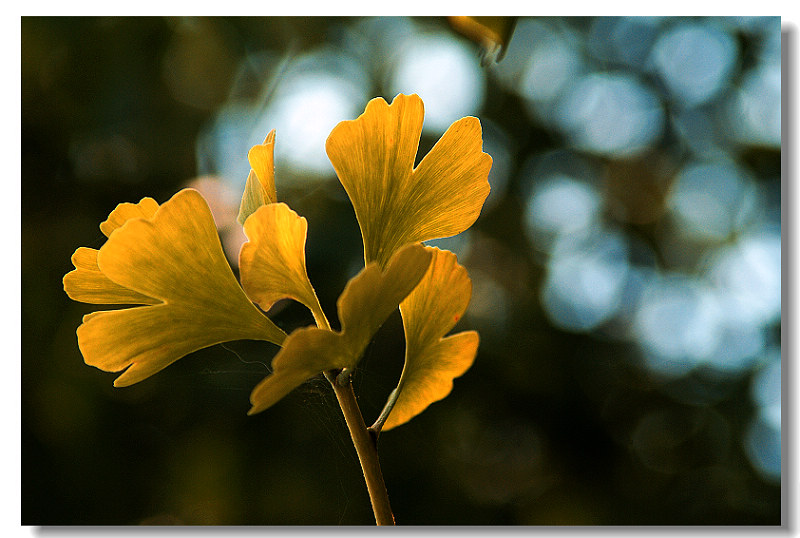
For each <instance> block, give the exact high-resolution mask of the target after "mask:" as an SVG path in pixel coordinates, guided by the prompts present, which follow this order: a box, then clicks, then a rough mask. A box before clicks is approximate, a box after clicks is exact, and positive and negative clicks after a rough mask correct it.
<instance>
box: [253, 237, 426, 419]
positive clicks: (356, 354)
mask: <svg viewBox="0 0 800 538" xmlns="http://www.w3.org/2000/svg"><path fill="white" fill-rule="evenodd" d="M430 260H431V253H430V252H429V251H428V250H427V249H425V248H424V247H423V246H422V245H420V244H410V245H406V246H405V247H404V248H402V249H400V250H398V251H397V253H395V255H394V256H393V257H392V259H391V260H389V263H388V264H387V266H386V269H384V270H381V268H380V266H379V265H378V264H377V263H376V262H372V263H370V264H368V265H367V266H366V267H365V268H364V269H363V270H362V271H361V272H360V273H359V274H358V275H356V276H355V277H353V278H352V279H351V280H350V282H348V283H347V286H345V289H344V291H342V294H341V295H340V296H339V299H338V301H337V302H336V307H337V311H338V313H339V320H340V322H341V325H342V328H341V331H330V330H327V329H323V328H316V327H312V328H303V329H298V330H296V331H294V332H293V333H292V334H290V335H289V336H288V337H287V338H286V340H285V341H284V343H283V348H282V349H281V350H280V351H279V352H278V354H277V355H275V358H274V359H273V360H272V368H273V372H272V374H271V375H270V376H268V377H266V378H265V379H264V380H262V381H261V383H259V384H258V385H257V386H256V387H255V389H253V392H252V393H251V394H250V402H251V403H252V405H253V407H252V408H251V409H250V411H249V414H251V415H252V414H254V413H259V412H261V411H263V410H265V409H267V408H268V407H270V406H271V405H273V404H274V403H275V402H277V401H278V400H280V399H281V398H283V397H284V396H285V395H286V394H288V393H289V392H290V391H291V390H292V389H294V388H295V387H297V386H299V385H300V384H301V383H303V382H304V381H305V380H307V379H309V378H311V377H313V376H315V375H317V374H319V373H321V372H323V371H326V370H332V369H338V368H353V367H355V365H356V364H357V363H358V361H359V360H360V359H361V355H362V354H363V353H364V350H365V349H366V347H367V345H369V342H370V341H371V340H372V337H373V336H374V335H375V333H376V332H377V330H378V328H379V327H380V326H381V325H382V324H383V322H384V321H386V318H388V317H389V315H390V314H391V313H392V312H394V311H395V309H396V308H397V307H398V305H399V304H400V301H402V300H403V299H404V298H405V297H406V296H408V294H409V293H410V292H411V290H413V289H414V287H415V286H416V285H417V284H418V283H419V281H420V279H421V278H422V277H423V275H425V272H426V271H427V269H428V265H429V264H430Z"/></svg>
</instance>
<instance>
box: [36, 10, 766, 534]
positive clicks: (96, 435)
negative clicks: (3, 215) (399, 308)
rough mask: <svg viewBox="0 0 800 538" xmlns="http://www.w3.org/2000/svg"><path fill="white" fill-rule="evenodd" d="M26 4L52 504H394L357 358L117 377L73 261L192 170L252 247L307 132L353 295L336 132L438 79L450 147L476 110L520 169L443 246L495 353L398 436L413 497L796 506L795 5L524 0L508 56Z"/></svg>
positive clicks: (695, 510) (322, 204)
mask: <svg viewBox="0 0 800 538" xmlns="http://www.w3.org/2000/svg"><path fill="white" fill-rule="evenodd" d="M21 25H22V88H21V90H22V129H21V136H22V200H21V206H22V223H21V224H22V226H21V229H22V253H21V254H22V266H21V269H22V312H21V315H22V334H21V341H22V379H21V387H22V392H21V405H22V492H21V493H22V524H24V525H136V524H141V523H145V524H147V523H151V524H153V523H154V524H171V523H177V524H188V525H194V524H213V525H296V524H302V525H315V524H325V525H335V524H371V523H372V522H373V519H372V513H371V510H370V508H369V502H368V497H367V494H366V488H365V486H364V484H363V479H362V477H361V474H360V468H359V465H358V461H357V458H356V456H355V452H354V449H353V447H352V445H351V443H350V439H349V436H348V434H347V430H346V427H345V425H344V421H343V419H342V417H341V413H340V411H339V409H338V407H337V405H336V400H335V398H334V396H333V394H332V391H331V390H330V388H329V386H327V382H325V381H324V380H323V379H321V378H320V379H316V380H312V381H309V382H308V383H306V384H305V385H304V386H302V387H301V388H299V389H297V390H295V391H294V392H293V393H291V394H290V395H289V396H288V397H286V398H285V399H284V400H282V401H281V402H280V403H279V404H277V405H276V406H274V407H273V408H271V409H269V410H268V411H267V412H264V413H262V414H259V415H257V416H254V417H247V416H246V414H245V413H246V411H247V409H248V407H249V406H248V395H249V392H250V390H251V389H252V388H253V387H254V386H255V384H256V383H257V382H258V381H259V380H260V379H262V378H263V376H264V375H265V374H266V373H267V372H268V368H267V365H268V364H269V361H270V359H271V357H272V355H273V354H274V353H275V347H274V346H272V345H270V344H267V343H254V342H233V343H230V344H225V345H224V346H214V347H212V348H209V349H206V350H202V351H200V352H198V353H195V354H193V355H191V356H189V357H187V358H184V359H182V360H180V361H178V362H177V363H175V364H174V365H172V366H170V367H169V368H167V369H166V370H164V371H163V372H161V373H159V374H158V375H156V376H154V377H152V378H150V379H148V380H146V381H144V382H142V383H139V384H137V385H135V386H133V387H129V388H125V389H114V388H113V387H112V381H113V379H114V375H112V374H108V373H103V372H100V371H99V370H96V369H94V368H91V367H88V366H86V365H84V364H83V360H82V357H81V355H80V352H79V350H78V347H77V342H76V337H75V329H76V328H77V326H78V325H79V324H80V320H81V316H82V315H84V314H86V313H89V312H92V311H94V310H96V309H97V308H96V307H93V306H91V305H84V304H79V303H74V302H72V301H70V300H69V299H68V298H67V296H66V295H65V294H64V292H63V288H62V284H61V279H62V277H63V275H64V274H66V273H67V272H68V271H70V270H71V269H72V265H71V263H70V256H71V254H72V253H73V252H74V250H75V249H76V248H77V247H79V246H91V247H94V248H99V246H100V245H102V243H103V240H104V238H103V236H102V234H101V233H100V231H99V228H98V225H99V223H100V222H101V221H103V220H104V219H105V218H106V216H107V215H108V213H109V212H110V211H111V210H112V209H113V208H114V207H115V205H116V204H117V203H119V202H123V201H138V200H139V199H141V198H142V197H144V196H152V197H154V198H155V199H156V200H157V201H159V202H164V201H166V200H167V199H168V198H169V197H170V196H171V195H172V194H174V193H175V192H177V190H179V189H180V188H183V187H184V186H186V185H189V184H191V185H194V186H196V187H198V188H200V189H201V190H202V191H203V192H204V194H205V195H206V197H207V198H208V199H209V201H210V202H211V203H212V207H213V208H214V209H215V211H216V216H217V218H218V224H220V225H221V226H222V229H221V234H222V237H223V240H224V241H225V242H226V246H227V247H228V248H229V249H230V254H231V256H230V257H231V262H232V263H235V257H236V256H235V253H236V249H237V245H238V243H237V242H236V241H237V237H238V238H239V239H238V240H240V236H239V235H238V234H239V231H238V230H237V228H236V226H235V223H234V222H233V221H234V218H235V210H236V209H237V208H238V197H239V196H240V195H241V188H242V186H243V183H244V179H245V177H246V172H247V162H246V152H247V149H248V148H249V147H250V146H251V145H253V144H255V143H257V142H260V141H261V139H263V137H264V136H265V135H266V133H267V132H268V131H269V130H270V129H271V128H273V127H275V128H277V149H276V151H277V155H276V159H277V166H276V181H277V187H278V196H279V198H280V199H281V200H282V201H286V202H288V203H289V205H290V206H292V207H293V208H294V209H295V210H296V211H298V213H300V214H301V215H304V216H305V217H306V218H307V219H308V221H309V239H308V247H307V248H308V264H309V274H310V277H311V280H312V282H313V283H314V285H315V287H316V289H317V291H318V294H319V295H320V299H321V301H322V303H323V307H324V308H325V309H326V311H327V312H328V315H329V316H332V315H333V313H334V312H335V301H336V298H337V296H338V294H339V293H340V291H341V289H342V287H343V286H344V284H345V283H346V281H347V279H348V278H350V277H351V276H353V275H354V274H355V272H356V271H357V270H358V264H359V263H360V261H361V243H360V235H359V232H358V227H357V224H356V221H355V217H354V215H353V213H352V208H351V206H350V205H349V202H348V200H347V198H346V196H345V194H344V191H343V189H342V188H341V186H340V185H339V183H338V182H337V181H336V179H335V175H334V174H333V171H332V168H330V165H329V164H327V161H326V159H325V157H324V153H322V148H323V144H324V137H325V135H326V134H327V132H329V131H330V128H331V127H332V126H333V125H334V124H335V123H336V122H337V121H339V120H343V119H352V118H354V117H355V116H357V115H358V114H359V113H360V112H361V111H363V108H364V106H365V105H366V102H367V101H368V100H369V99H370V98H372V97H375V96H383V97H384V98H386V99H387V100H391V99H392V98H393V97H394V95H396V94H397V93H398V92H400V91H402V92H404V93H413V92H418V93H420V95H421V96H422V98H423V100H424V101H425V104H426V113H427V114H428V116H427V118H426V131H425V132H424V135H423V140H422V142H421V148H420V152H421V154H424V152H426V151H427V149H428V148H430V147H431V145H432V144H433V143H434V142H435V140H436V139H438V137H439V136H440V135H441V133H442V132H443V130H444V128H446V126H447V124H449V123H450V122H452V121H454V120H455V119H458V118H459V117H461V116H464V115H476V116H478V117H479V118H480V119H481V121H482V124H483V128H484V149H485V150H486V151H487V152H489V153H490V154H491V155H492V156H493V158H494V167H493V170H492V175H491V176H490V182H491V183H492V189H493V192H492V196H491V197H490V199H489V201H488V202H487V204H486V206H485V208H484V211H483V214H482V215H481V217H480V219H479V220H478V221H477V223H476V224H475V225H474V226H473V228H471V230H470V231H469V232H468V233H467V234H463V236H462V237H460V239H459V240H457V241H452V242H450V243H443V245H445V246H446V247H447V248H453V249H454V250H455V251H456V252H457V253H458V254H459V259H460V261H461V263H463V264H464V265H465V266H466V267H467V269H468V270H469V272H470V275H471V277H472V279H473V283H474V293H473V301H472V304H471V306H470V310H468V312H467V316H465V318H464V320H463V321H462V322H461V323H460V324H459V326H458V327H457V330H464V329H477V330H478V331H479V332H480V334H481V347H480V350H479V354H478V357H477V360H476V362H475V365H474V366H473V367H472V368H471V369H470V370H469V371H468V372H467V373H466V374H465V375H464V376H463V377H462V378H459V379H458V380H456V383H455V388H454V390H453V392H452V394H451V395H450V396H449V397H448V398H447V399H445V400H443V401H441V402H439V403H436V404H434V405H433V406H431V407H430V408H429V409H428V410H426V411H425V412H424V413H423V414H421V415H420V416H419V417H417V418H415V419H414V420H412V421H411V422H410V423H408V424H407V425H404V426H402V427H400V428H397V429H396V430H393V431H390V432H387V433H385V434H384V435H382V436H381V439H380V456H381V462H382V465H383V472H384V476H385V479H386V483H387V487H388V489H389V495H390V499H391V502H392V508H393V510H394V512H395V516H396V518H397V521H398V523H401V524H411V525H439V524H445V525H561V524H569V525H584V524H589V525H630V524H635V525H651V524H652V525H686V524H689V525H706V524H714V525H721V524H723V525H728V524H730V525H777V524H780V522H781V502H780V501H781V497H780V486H781V485H780V472H781V469H780V357H781V344H780V342H781V338H780V330H781V325H780V202H781V200H780V192H781V191H780V185H781V183H780V172H781V150H780V39H781V35H780V19H779V18H698V19H693V18H689V19H686V18H646V19H645V18H566V19H557V18H546V19H521V20H520V21H518V23H517V28H516V32H515V34H514V36H513V38H512V40H511V46H510V48H509V51H508V54H507V56H506V58H505V59H503V61H502V62H500V63H497V64H494V63H489V64H488V65H486V66H485V67H482V66H481V59H480V53H479V47H478V45H477V44H475V43H473V42H471V41H469V40H467V39H466V38H465V37H463V36H462V35H460V34H458V33H457V32H455V31H454V29H453V28H452V27H451V26H450V24H448V20H447V19H446V18H414V19H407V18H387V19H372V18H322V17H320V18H199V19H184V18H38V17H37V18H30V17H23V18H22V21H21ZM776 73H777V84H776V82H775V81H776V79H775V75H776ZM305 98H307V99H309V101H307V102H305V104H303V102H302V99H305ZM326 114H327V115H326ZM437 115H438V116H437ZM776 118H777V127H776ZM325 122H328V124H326V123H325ZM427 126H430V129H427ZM776 129H777V130H776ZM320 133H321V134H320ZM315 137H316V138H315ZM306 142H307V143H308V144H307V145H308V148H306V147H305V146H304V144H305V143H306ZM312 143H313V144H312ZM309 148H310V149H309ZM315 152H316V153H315ZM198 177H203V178H204V179H203V180H202V181H201V182H199V183H198V182H196V178H198ZM193 181H194V183H192V182H193ZM776 246H777V251H776ZM776 289H777V299H776V295H775V294H776ZM776 301H777V302H776ZM271 315H272V314H271ZM272 317H273V318H274V319H275V321H276V322H277V323H278V324H279V325H281V326H283V327H284V328H285V329H287V330H291V329H292V328H294V327H297V326H301V325H305V324H308V323H310V316H308V315H307V312H306V311H304V310H303V308H301V307H298V306H296V305H281V306H280V307H279V308H278V309H277V310H276V312H275V313H274V315H272ZM402 338H403V337H402V325H401V322H400V318H399V314H398V315H395V316H394V317H392V318H391V319H390V320H389V321H388V322H387V324H386V325H385V326H384V327H383V328H382V329H381V332H380V333H379V334H378V336H377V337H376V339H375V342H374V343H373V344H372V345H371V346H370V348H369V349H368V351H367V354H366V356H365V358H364V360H363V361H362V363H361V365H360V367H359V369H358V371H357V373H356V377H355V383H356V390H357V393H358V395H359V399H360V404H361V407H362V411H363V413H364V415H365V419H366V421H367V422H368V423H370V422H371V421H372V420H373V419H374V418H375V416H376V415H377V413H378V412H379V410H380V408H381V407H382V404H383V401H384V400H385V397H386V395H387V394H388V392H389V391H390V390H391V389H392V388H393V386H394V383H396V380H397V377H398V376H399V372H400V369H401V367H402V349H403V340H402Z"/></svg>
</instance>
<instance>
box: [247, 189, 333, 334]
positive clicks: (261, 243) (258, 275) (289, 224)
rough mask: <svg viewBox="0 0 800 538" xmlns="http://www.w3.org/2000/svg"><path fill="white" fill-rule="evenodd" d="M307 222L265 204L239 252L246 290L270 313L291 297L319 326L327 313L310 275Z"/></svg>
mask: <svg viewBox="0 0 800 538" xmlns="http://www.w3.org/2000/svg"><path fill="white" fill-rule="evenodd" d="M307 230H308V224H307V222H306V219H305V218H303V217H300V216H298V215H297V213H295V212H294V211H292V210H291V209H290V208H289V206H287V205H286V204H283V203H274V204H269V205H264V206H261V207H260V208H258V210H256V211H255V212H254V213H253V214H252V215H250V216H249V217H248V218H247V220H246V221H245V223H244V233H245V235H247V238H248V242H246V243H245V244H244V245H242V249H241V251H240V252H239V268H240V275H241V280H242V287H243V288H244V291H245V293H246V294H247V296H248V297H250V299H251V300H252V301H253V302H255V303H256V304H257V305H258V306H260V307H261V308H262V310H264V311H267V310H269V308H270V307H271V306H272V305H273V304H274V303H275V302H276V301H278V300H280V299H284V298H291V299H294V300H296V301H299V302H300V303H302V304H304V305H306V306H307V307H308V308H309V309H310V310H311V312H312V313H313V314H314V319H315V320H316V321H317V325H318V326H327V324H328V322H327V320H326V319H325V314H324V313H323V312H322V307H321V306H320V304H319V299H317V295H316V293H315V292H314V287H313V286H312V285H311V282H310V281H309V279H308V273H307V272H306V254H305V247H306V234H307Z"/></svg>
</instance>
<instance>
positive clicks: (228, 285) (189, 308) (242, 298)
mask: <svg viewBox="0 0 800 538" xmlns="http://www.w3.org/2000/svg"><path fill="white" fill-rule="evenodd" d="M97 266H98V268H99V269H100V271H102V273H103V274H104V275H105V276H106V277H107V278H108V279H109V280H111V281H112V282H114V283H115V284H118V285H120V286H122V287H125V288H127V289H129V290H132V291H134V292H136V293H139V294H142V295H145V296H147V297H150V298H152V299H154V300H156V301H157V303H158V304H151V305H147V306H140V307H135V308H127V309H122V310H112V311H103V312H94V313H92V314H88V315H86V316H84V318H83V323H82V324H81V326H80V327H78V346H79V347H80V350H81V352H82V354H83V357H84V360H85V361H86V363H87V364H89V365H91V366H96V367H97V368H100V369H101V370H105V371H111V372H118V371H121V370H125V371H124V372H123V373H122V375H120V376H119V377H118V378H117V379H116V380H115V382H114V385H115V386H126V385H130V384H133V383H136V382H138V381H141V380H142V379H145V378H146V377H149V376H150V375H152V374H154V373H156V372H158V371H159V370H161V369H163V368H165V367H166V366H168V365H169V364H171V363H173V362H175V361H176V360H178V359H180V358H181V357H184V356H185V355H187V354H189V353H191V352H193V351H197V350H199V349H202V348H204V347H208V346H211V345H214V344H218V343H221V342H227V341H231V340H240V339H252V340H266V341H269V342H273V343H276V344H280V343H281V342H282V341H283V340H284V338H285V333H284V332H283V331H281V330H280V329H279V328H278V327H277V326H275V324H273V323H272V321H270V320H269V319H268V318H267V317H266V316H264V315H263V314H262V313H261V312H260V311H259V310H258V308H256V307H255V305H253V303H251V302H250V300H249V299H248V298H247V296H246V295H245V294H244V291H242V289H241V287H240V286H239V284H238V283H237V282H236V278H235V277H234V275H233V272H232V271H231V268H230V266H229V265H228V263H227V261H226V259H225V255H224V253H223V251H222V245H221V244H220V241H219V237H218V235H217V231H216V226H215V224H214V219H213V217H212V215H211V211H210V210H209V208H208V205H207V204H206V202H205V200H203V198H202V196H201V195H200V193H198V192H197V191H195V190H193V189H184V190H182V191H180V192H178V193H177V194H176V195H175V196H173V197H172V199H170V200H169V201H167V202H166V203H164V204H163V205H162V206H161V207H160V208H159V209H158V210H157V211H156V212H155V214H154V215H153V216H152V218H150V219H144V218H133V219H130V220H128V221H127V222H125V224H124V225H122V226H121V227H119V228H117V229H116V230H114V232H113V233H112V234H111V235H110V237H109V239H108V241H107V242H106V243H105V245H103V246H102V247H101V248H100V251H99V253H98V255H97Z"/></svg>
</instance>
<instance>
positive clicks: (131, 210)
mask: <svg viewBox="0 0 800 538" xmlns="http://www.w3.org/2000/svg"><path fill="white" fill-rule="evenodd" d="M156 211H158V202H156V201H155V200H153V199H152V198H142V199H141V201H140V202H139V203H138V204H132V203H129V202H123V203H121V204H117V207H116V208H114V211H112V212H111V214H110V215H108V218H107V219H106V220H104V221H103V222H101V223H100V231H101V232H103V235H105V236H106V237H109V236H110V235H111V232H113V231H114V230H116V229H117V228H119V227H120V226H122V225H123V224H125V223H126V222H128V221H129V220H130V219H135V218H143V219H149V218H151V217H152V216H153V215H155V214H156Z"/></svg>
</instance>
